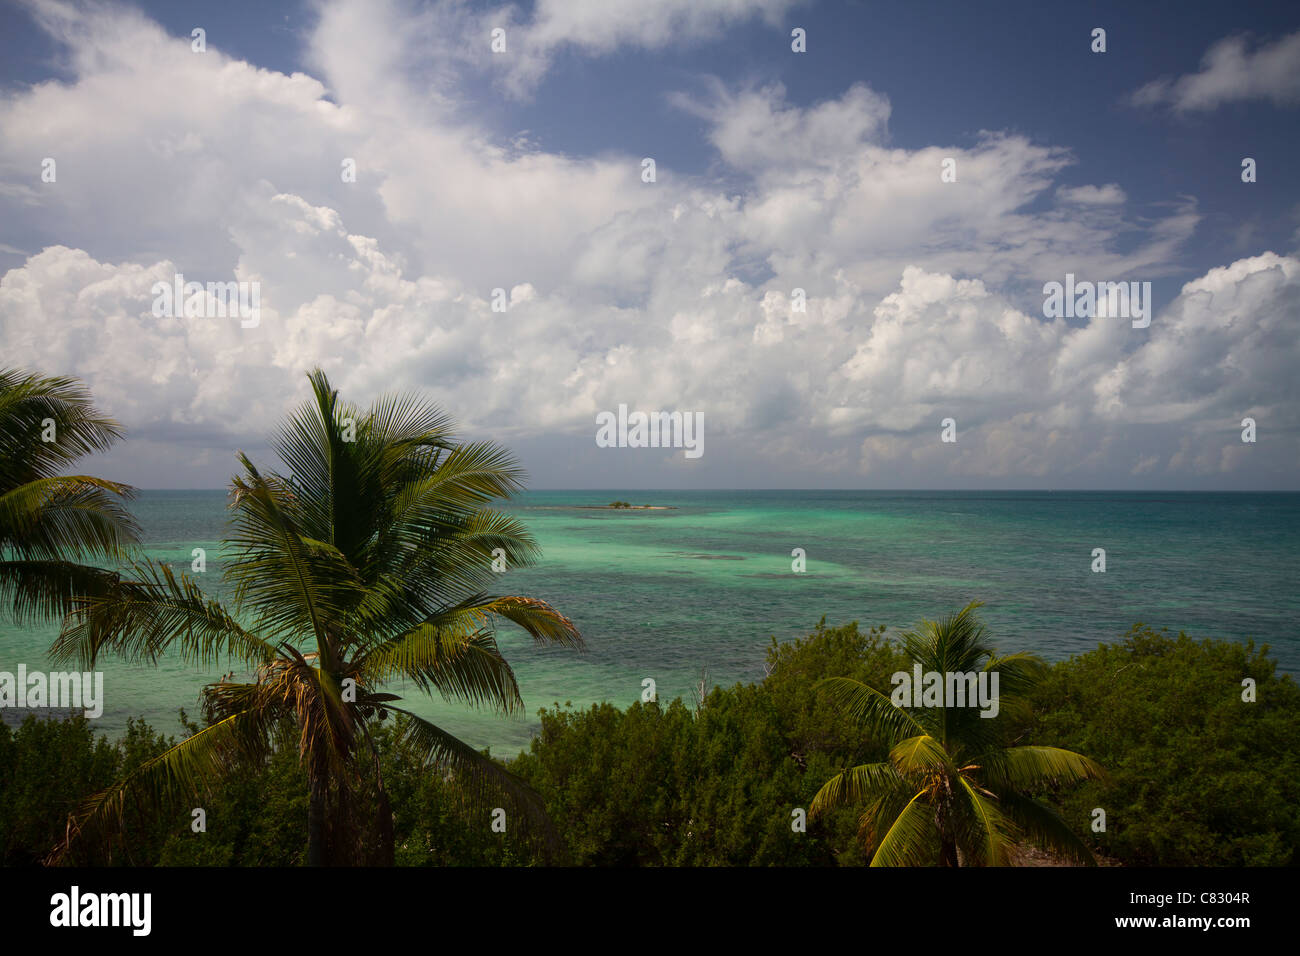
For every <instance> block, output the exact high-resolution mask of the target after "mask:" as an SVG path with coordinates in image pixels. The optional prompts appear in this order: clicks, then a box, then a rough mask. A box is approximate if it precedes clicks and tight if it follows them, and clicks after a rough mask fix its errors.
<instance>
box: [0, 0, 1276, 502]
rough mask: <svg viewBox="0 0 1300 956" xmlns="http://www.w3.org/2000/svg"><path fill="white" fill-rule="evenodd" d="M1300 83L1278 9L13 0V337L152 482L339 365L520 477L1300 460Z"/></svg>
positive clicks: (187, 483)
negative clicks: (224, 298) (640, 437)
mask: <svg viewBox="0 0 1300 956" xmlns="http://www.w3.org/2000/svg"><path fill="white" fill-rule="evenodd" d="M1134 6H1137V7H1138V9H1134V8H1133V7H1134ZM196 28H199V29H201V30H202V31H203V34H202V37H203V43H202V44H201V46H202V49H196V47H198V46H200V44H198V43H197V41H196V40H195V39H194V35H193V31H194V30H195V29H196ZM1099 28H1100V29H1102V30H1104V31H1105V34H1104V40H1105V49H1104V51H1100V50H1094V47H1096V46H1097V45H1098V39H1097V37H1096V36H1095V31H1096V30H1097V29H1099ZM494 30H499V31H503V32H502V33H500V34H498V36H499V37H500V38H502V39H503V40H504V49H503V50H501V49H499V50H494V49H493V31H494ZM796 30H799V31H802V34H801V35H802V37H803V39H804V43H803V45H804V47H805V49H804V50H803V51H802V52H796V50H794V49H793V48H792V47H793V46H794V45H796V43H795V40H794V39H792V31H796ZM500 45H501V42H500V40H499V41H498V43H497V46H498V47H500ZM1298 112H1300V6H1297V5H1295V4H1293V3H1249V2H1241V3H1232V4H1228V3H1214V4H1209V3H1191V2H1186V0H1180V2H1174V3H1163V2H1149V3H1143V4H1141V5H1131V4H1127V3H1117V4H1110V3H1071V4H1068V5H1064V4H1061V5H1058V4H1044V3H1035V2H1026V3H1018V2H1016V3H1013V2H997V3H987V4H968V3H955V2H954V3H934V2H924V3H922V2H871V3H865V2H863V3H857V2H851V0H842V2H813V0H806V2H800V0H660V2H655V3H647V2H640V0H636V2H633V0H538V2H535V3H519V4H505V5H503V4H499V3H468V2H454V0H444V2H414V0H411V2H406V0H339V2H329V0H322V2H304V3H265V2H245V0H227V2H223V3H211V4H209V3H174V2H149V3H139V4H126V3H74V2H67V0H30V2H2V3H0V366H4V367H18V368H23V369H28V370H32V371H37V372H40V373H43V374H49V375H71V376H75V377H77V378H79V379H81V380H82V381H84V382H85V383H86V384H87V386H88V387H89V388H90V390H91V392H92V394H93V395H94V397H95V400H96V402H97V404H98V405H99V407H100V408H101V409H102V410H103V411H104V412H105V413H107V414H109V415H111V416H113V417H114V418H116V419H117V420H119V421H120V422H121V423H122V424H123V425H124V426H125V428H126V431H127V436H128V437H127V440H126V441H125V442H123V443H122V444H120V445H119V446H117V447H116V448H115V449H114V450H113V451H111V452H109V453H108V454H106V455H104V456H101V457H98V458H96V459H95V460H93V461H90V462H87V463H86V464H85V466H84V470H87V471H90V472H92V473H96V474H100V475H102V476H104V477H108V478H114V479H117V480H122V481H127V482H130V483H132V484H135V485H137V486H139V487H143V488H216V487H222V486H224V485H225V484H226V482H227V481H228V479H229V477H230V476H231V475H232V474H233V473H234V471H235V452H236V450H243V451H246V452H248V453H249V454H250V455H252V456H253V457H254V459H255V460H260V461H264V462H267V463H273V462H272V458H271V453H270V451H269V450H268V448H267V442H266V438H267V435H268V433H269V432H270V430H271V429H272V427H273V426H274V424H275V422H276V421H277V420H278V419H279V418H280V417H281V416H283V415H284V414H285V413H286V412H287V411H289V410H290V409H292V408H293V407H295V406H297V405H298V404H299V403H301V402H302V401H303V400H304V399H305V398H306V396H307V391H308V383H307V379H306V373H307V371H308V370H309V369H311V368H313V367H315V366H319V367H321V368H323V369H325V371H326V372H327V373H328V374H329V376H330V379H331V381H332V382H333V383H334V384H335V385H336V386H337V387H338V388H339V390H340V392H341V393H342V394H343V396H344V397H345V398H348V399H351V400H353V401H355V402H358V403H361V404H366V403H368V402H370V401H372V400H374V399H375V398H376V397H378V396H379V395H381V394H383V393H385V392H390V391H394V390H398V391H407V390H415V391H419V392H420V393H422V394H424V395H425V396H427V397H428V398H429V399H430V400H432V401H434V402H436V403H438V404H439V405H440V406H442V408H444V409H445V410H446V412H447V413H449V414H450V415H451V416H452V417H453V418H454V419H455V420H456V421H457V422H458V423H459V428H460V433H461V434H462V435H463V436H464V437H465V438H468V439H484V438H487V439H493V440H496V441H499V442H501V443H503V444H505V445H506V446H508V447H509V448H510V449H512V450H513V452H514V453H515V454H516V456H517V457H518V458H519V459H520V461H521V462H522V464H523V465H524V467H525V468H526V469H527V470H528V472H529V474H530V481H529V486H530V487H534V488H600V489H619V488H626V489H634V488H657V489H696V488H699V489H703V488H944V489H948V488H951V489H985V488H1042V489H1065V488H1084V489H1182V490H1210V489H1216V490H1217V489H1225V490H1296V489H1300V415H1298V414H1297V411H1298V403H1297V398H1298V397H1300V389H1298V387H1297V384H1296V380H1297V373H1298V372H1300V180H1298V179H1297V175H1296V169H1297V167H1296V157H1297V155H1300V122H1297V119H1298V118H1300V116H1298ZM647 158H649V159H653V160H654V177H653V181H646V179H647V174H646V173H645V165H644V161H645V160H646V159H647ZM1246 159H1252V160H1254V163H1253V164H1252V165H1253V176H1250V175H1247V174H1246V173H1245V172H1244V171H1243V161H1244V160H1246ZM51 161H52V162H51ZM948 161H951V162H948ZM349 162H350V163H351V164H352V168H354V169H355V176H352V177H349V176H348V175H346V172H347V164H348V163H349ZM945 164H946V165H945ZM945 168H946V169H947V170H948V174H947V175H945V172H944V171H945ZM1244 179H1252V180H1253V181H1244ZM177 274H181V275H183V276H184V277H185V281H198V282H201V283H208V282H232V281H233V282H242V283H248V284H249V285H248V288H254V287H255V288H256V289H257V291H258V295H259V310H258V315H257V322H256V325H250V324H249V323H248V322H245V321H241V319H240V318H239V317H232V316H225V317H222V316H215V315H208V316H186V315H185V314H184V312H183V310H182V311H181V314H179V315H174V314H169V313H166V310H164V314H161V315H160V314H155V313H156V312H158V309H157V308H156V306H157V302H156V294H155V284H156V283H163V284H166V285H171V284H172V283H173V281H174V279H175V276H176V275H177ZM1067 274H1068V275H1072V276H1074V277H1075V279H1076V281H1079V282H1083V281H1090V282H1135V283H1138V284H1139V285H1138V288H1149V290H1150V298H1151V302H1150V306H1151V311H1150V314H1149V316H1148V320H1149V324H1145V325H1143V324H1142V323H1141V322H1134V321H1130V320H1129V317H1128V316H1127V315H1123V314H1121V315H1113V314H1112V315H1107V314H1106V312H1105V310H1100V314H1095V315H1085V316H1064V317H1056V316H1053V315H1050V314H1048V310H1047V309H1046V308H1045V300H1046V298H1047V296H1046V295H1045V292H1044V289H1045V285H1046V284H1047V283H1050V282H1061V283H1064V282H1065V281H1066V276H1067ZM1144 283H1150V285H1149V287H1147V286H1143V285H1142V284H1144ZM494 290H501V291H500V292H499V293H497V292H495V291H494ZM795 290H803V291H802V296H801V295H800V294H799V293H796V291H795ZM494 302H495V304H496V306H497V309H496V310H494ZM801 303H802V308H801V307H800V305H801ZM502 306H504V311H501V310H500V309H501V307H502ZM620 405H624V406H627V408H628V409H630V410H633V411H635V410H644V411H678V412H681V413H683V414H685V415H694V416H698V417H699V420H700V421H701V422H702V435H703V442H702V450H703V453H702V454H695V453H690V454H688V453H687V452H688V450H687V449H683V448H680V447H678V448H638V447H602V445H601V444H599V443H598V442H597V440H596V437H597V418H598V416H600V415H601V414H602V413H608V412H616V411H617V409H618V408H619V406H620ZM1247 418H1249V419H1252V420H1253V421H1254V423H1255V424H1254V436H1253V437H1254V439H1255V440H1254V441H1243V432H1244V428H1243V420H1244V419H1247ZM949 419H950V420H951V422H952V426H951V427H949V428H946V429H945V427H944V423H945V420H949ZM945 437H946V438H949V439H955V440H949V441H945V440H944V439H945Z"/></svg>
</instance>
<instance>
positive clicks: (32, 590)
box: [0, 369, 138, 623]
mask: <svg viewBox="0 0 1300 956" xmlns="http://www.w3.org/2000/svg"><path fill="white" fill-rule="evenodd" d="M121 435H122V432H121V426H119V425H118V424H117V422H115V421H113V420H112V419H111V418H105V417H104V416H102V415H101V414H100V413H99V412H98V411H97V410H96V409H95V407H94V405H93V404H92V402H91V398H90V394H89V392H87V391H86V389H85V387H84V386H82V385H81V384H80V383H79V382H77V381H76V380H75V379H71V378H45V377H41V376H38V375H35V374H30V373H26V372H22V371H18V370H16V369H0V613H3V614H5V616H8V617H10V618H11V619H12V620H14V621H16V622H19V623H30V622H33V621H37V620H42V619H49V618H61V617H63V615H64V614H66V613H67V612H68V611H70V610H71V609H72V607H73V601H74V598H75V597H76V596H77V595H82V594H102V593H104V592H105V591H106V589H107V588H109V587H110V586H111V585H112V583H113V582H114V580H115V577H116V576H115V574H114V571H113V570H112V569H104V568H100V567H97V566H95V565H94V564H87V563H83V562H103V563H106V564H109V565H114V566H116V564H117V563H118V562H119V561H120V560H123V559H124V558H125V557H126V556H127V554H128V552H129V549H130V548H131V546H132V545H134V544H135V542H136V540H137V534H138V533H137V529H136V526H135V524H134V522H132V520H131V517H130V515H129V514H128V513H127V511H126V510H125V508H124V507H123V505H122V504H121V502H120V501H119V499H123V498H130V497H131V495H132V493H133V491H132V489H131V488H130V486H128V485H123V484H119V483H117V482H114V481H105V480H104V479H103V478H94V477H91V476H90V475H63V474H60V472H61V471H63V470H64V469H65V468H67V467H68V466H69V465H71V464H72V463H73V462H75V461H76V460H77V459H79V458H81V457H82V456H84V455H87V454H90V453H92V452H99V451H105V450H107V449H108V448H109V447H110V446H111V445H112V444H113V443H114V442H115V441H117V440H118V439H119V438H120V437H121Z"/></svg>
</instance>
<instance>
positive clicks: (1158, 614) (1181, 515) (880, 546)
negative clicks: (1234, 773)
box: [0, 490, 1300, 754]
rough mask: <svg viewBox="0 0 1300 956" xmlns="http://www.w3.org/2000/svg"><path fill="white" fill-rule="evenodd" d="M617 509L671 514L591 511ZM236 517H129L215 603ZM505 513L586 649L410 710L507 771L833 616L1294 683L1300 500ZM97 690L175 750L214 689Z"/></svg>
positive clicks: (544, 594) (571, 506)
mask: <svg viewBox="0 0 1300 956" xmlns="http://www.w3.org/2000/svg"><path fill="white" fill-rule="evenodd" d="M614 500H626V501H631V502H633V503H634V504H656V505H667V506H672V507H673V508H674V509H675V510H668V511H632V512H628V511H608V510H586V509H584V508H583V507H582V506H591V505H604V504H608V503H609V502H611V501H614ZM225 504H226V497H225V493H224V492H219V491H217V492H211V491H195V492H187V491H151V492H142V493H141V495H140V497H139V498H138V499H137V500H136V502H135V503H134V505H133V508H134V511H135V513H136V515H137V517H138V518H139V521H140V523H141V525H142V527H143V529H144V533H145V537H146V547H147V551H148V553H149V554H150V555H151V556H152V557H154V558H156V559H159V560H162V561H168V562H173V563H175V564H176V565H177V566H178V567H182V568H184V569H186V570H188V568H189V565H190V560H191V550H192V549H193V548H196V547H203V548H206V549H207V551H208V571H207V573H206V575H204V578H203V582H204V584H205V586H207V587H209V588H210V589H211V590H212V591H213V592H215V593H219V592H220V588H219V573H220V569H221V558H220V554H219V539H220V537H221V535H222V532H223V522H224V521H225V518H226V510H225ZM511 510H513V511H515V512H516V513H518V514H519V515H520V516H521V517H522V518H523V520H524V521H525V523H526V524H527V525H528V526H529V528H530V529H531V530H532V532H533V534H534V535H535V536H536V537H537V539H538V541H539V543H540V544H541V546H542V548H543V552H544V553H543V558H542V561H541V563H540V565H538V566H537V567H534V568H528V569H522V570H517V571H511V572H509V573H507V574H505V575H503V576H502V577H501V590H502V592H503V593H505V592H512V593H520V594H526V595H530V596H532V597H538V598H543V599H545V600H547V601H550V602H551V603H552V604H554V605H555V606H556V607H557V608H558V609H559V610H560V611H562V612H563V613H564V614H566V615H568V616H569V617H570V618H572V619H573V620H574V622H575V623H576V624H577V625H578V627H579V628H580V629H581V631H582V633H583V635H584V637H585V638H586V640H587V643H588V650H587V651H586V652H585V653H583V654H577V653H574V652H572V651H565V650H559V649H550V648H535V647H534V646H533V645H532V642H531V641H530V640H529V639H528V638H527V637H526V636H525V635H523V634H522V633H520V632H516V631H514V630H513V629H511V632H510V633H503V634H502V636H501V637H502V639H501V643H502V646H503V649H504V650H505V653H506V655H507V658H508V659H509V660H510V661H511V663H512V664H513V665H514V668H515V671H516V674H517V676H518V678H519V682H520V684H521V687H522V690H523V694H524V699H525V701H526V703H527V710H526V712H525V713H524V714H521V715H517V716H515V717H509V718H507V717H501V716H498V715H495V714H492V713H490V712H488V713H474V712H470V711H466V710H465V709H464V708H463V707H461V706H459V705H448V704H445V703H442V702H440V701H438V702H435V701H428V700H427V699H424V698H421V697H420V696H419V695H418V693H412V696H411V697H410V699H409V700H411V701H417V703H416V704H415V705H414V706H413V707H412V709H414V710H416V711H417V712H419V713H421V714H422V715H424V716H427V717H430V718H433V719H435V720H437V721H438V722H439V723H441V724H442V725H443V726H445V727H446V728H447V729H449V730H451V731H453V732H454V733H457V734H459V735H460V736H461V737H462V738H463V739H465V740H467V741H469V742H470V743H473V744H475V745H477V746H491V747H492V749H493V751H494V752H496V753H501V754H513V753H514V752H516V751H517V750H518V749H520V748H522V747H524V746H526V744H527V741H528V738H529V737H530V735H531V733H532V732H533V730H534V729H535V728H536V726H537V718H536V712H537V710H538V708H541V707H548V706H550V705H551V704H552V703H554V702H560V703H564V702H565V701H572V703H573V704H574V705H575V706H585V705H587V704H590V703H594V702H596V701H601V700H608V701H611V702H613V703H616V704H618V705H620V706H623V705H626V704H629V703H631V702H632V701H634V700H637V699H638V698H639V697H640V694H641V681H642V679H643V678H646V677H650V678H653V679H654V680H655V682H656V684H657V688H658V692H659V696H660V698H661V699H665V700H667V699H671V698H673V697H676V696H678V695H681V696H683V697H685V698H686V699H688V700H690V699H691V694H692V688H693V686H694V684H695V682H696V681H697V680H698V679H699V676H700V672H701V669H702V668H707V669H708V675H709V679H710V682H711V683H719V684H724V685H726V684H731V683H734V682H735V681H748V680H757V679H760V678H761V677H762V675H763V667H762V665H763V659H764V651H765V649H766V647H767V645H768V643H769V640H770V638H771V636H773V635H775V636H776V637H777V638H778V639H780V640H787V639H790V638H793V637H797V636H800V635H803V634H806V633H808V631H810V630H811V629H813V627H815V625H816V624H817V621H818V619H819V618H821V616H822V615H823V614H824V615H825V616H826V620H827V623H828V624H838V623H843V622H847V621H850V620H857V621H859V622H860V623H861V624H863V625H864V626H865V625H868V624H884V625H887V626H888V627H889V628H890V629H891V630H902V629H906V628H907V627H909V626H911V625H912V624H914V623H915V622H916V621H917V620H918V619H920V618H921V617H932V618H933V617H938V616H940V615H942V614H945V613H948V612H950V611H953V610H956V609H957V608H959V607H961V606H962V605H964V604H965V603H966V602H968V601H970V600H972V599H980V600H982V601H984V602H985V604H986V606H985V608H984V610H983V617H984V620H985V622H986V623H987V625H988V627H989V631H990V633H991V634H992V636H993V639H994V642H995V643H996V644H997V645H998V647H999V648H1000V649H1001V650H1003V651H1011V650H1030V651H1034V652H1037V653H1039V654H1042V655H1043V656H1044V657H1046V658H1048V659H1049V660H1056V659H1060V658H1064V657H1068V656H1070V655H1071V654H1075V653H1078V652H1081V651H1085V650H1088V649H1090V648H1092V647H1094V646H1096V644H1097V643H1098V642H1101V641H1111V640H1114V639H1115V638H1116V637H1117V636H1118V635H1120V634H1122V633H1123V632H1124V631H1126V630H1127V629H1128V627H1129V626H1130V625H1131V624H1133V623H1134V622H1138V621H1141V622H1143V623H1147V624H1151V625H1154V626H1157V627H1168V628H1169V629H1170V630H1171V631H1175V632H1176V631H1178V630H1185V631H1187V632H1188V633H1189V634H1191V635H1193V636H1195V637H1216V638H1230V639H1246V638H1253V639H1255V641H1256V642H1257V643H1268V644H1270V645H1271V646H1272V649H1273V654H1274V656H1275V657H1276V658H1277V659H1278V660H1279V662H1280V663H1281V666H1282V668H1283V669H1285V670H1287V671H1290V672H1292V673H1295V672H1297V671H1300V639H1298V638H1297V634H1296V631H1295V621H1296V620H1298V619H1300V595H1298V594H1297V583H1300V550H1298V549H1297V543H1298V542H1300V537H1298V533H1300V494H1179V493H1167V492H1162V493H1120V492H1115V493H1105V492H1096V493H1093V492H859V491H842V492H828V491H809V492H800V491H782V492H771V491H763V492H757V491H756V492H736V491H700V492H677V491H673V492H667V491H665V492H653V491H637V492H627V491H617V490H610V491H552V492H532V493H529V494H527V495H525V496H522V497H521V498H520V499H518V500H517V501H516V502H513V503H512V504H511ZM794 548H802V549H804V551H805V552H806V554H807V571H806V572H805V573H802V574H796V573H793V572H792V570H791V562H792V560H793V559H792V558H791V555H790V553H791V551H792V549H794ZM1093 548H1105V549H1106V573H1105V574H1095V573H1092V571H1091V564H1092V549H1093ZM54 635H55V629H54V628H44V629H39V630H26V631H16V630H14V629H13V628H9V629H7V630H0V670H13V669H14V668H15V667H16V665H17V664H18V663H19V662H22V663H26V664H27V666H28V668H29V669H48V665H47V664H45V656H44V651H45V649H46V648H47V647H48V646H49V644H50V642H51V641H52V640H53V638H54ZM103 670H104V672H105V694H106V697H107V702H106V705H105V710H104V715H103V717H102V718H101V719H100V720H99V721H98V722H97V725H98V726H99V727H100V728H102V729H104V730H105V731H107V732H109V733H116V732H118V731H119V730H120V729H121V728H122V727H123V726H124V725H125V721H126V718H127V717H128V716H133V715H143V716H146V717H148V718H149V719H150V721H151V722H152V723H154V725H155V726H156V727H158V728H159V729H164V730H166V731H167V732H169V733H170V732H175V731H176V730H178V725H177V724H176V721H175V714H176V710H177V708H179V707H182V706H184V707H186V708H187V709H188V710H190V712H191V713H194V712H195V711H196V710H197V699H198V692H199V688H200V686H201V685H202V684H203V683H205V682H206V681H207V680H210V679H212V678H213V677H214V676H215V675H216V674H217V673H218V672H219V670H220V669H216V670H214V671H213V673H212V674H201V673H196V672H195V671H193V670H191V669H187V668H183V667H181V666H179V665H177V664H175V663H173V662H170V661H163V662H161V663H160V664H159V666H158V667H156V668H142V667H129V666H126V665H122V664H118V663H108V664H106V665H105V666H104V667H103ZM393 690H394V691H395V692H397V693H402V692H403V688H401V687H395V688H393ZM411 690H413V689H411ZM14 713H15V712H14V711H6V712H5V714H6V716H7V717H10V718H12V716H13V715H14Z"/></svg>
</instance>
